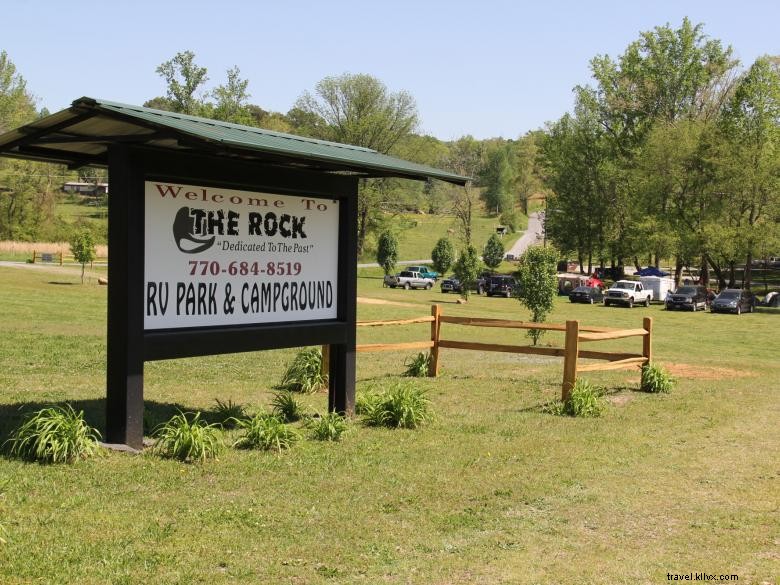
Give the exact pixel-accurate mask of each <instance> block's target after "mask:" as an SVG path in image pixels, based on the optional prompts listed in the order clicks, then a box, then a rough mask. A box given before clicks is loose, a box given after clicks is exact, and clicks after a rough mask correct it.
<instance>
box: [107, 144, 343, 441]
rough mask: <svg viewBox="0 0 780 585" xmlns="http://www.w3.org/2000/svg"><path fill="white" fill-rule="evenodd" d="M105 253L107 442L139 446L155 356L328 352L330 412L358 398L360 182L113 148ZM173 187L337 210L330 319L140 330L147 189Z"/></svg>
mask: <svg viewBox="0 0 780 585" xmlns="http://www.w3.org/2000/svg"><path fill="white" fill-rule="evenodd" d="M109 173H110V177H111V205H110V206H109V233H108V248H109V254H110V261H109V264H108V280H109V287H108V344H107V352H108V358H107V361H108V363H107V401H106V402H107V406H106V440H107V442H109V443H119V444H124V445H128V446H130V447H134V448H141V447H142V446H143V408H144V406H143V401H144V397H143V366H144V362H146V361H152V360H161V359H171V358H181V357H192V356H204V355H213V354H222V353H233V352H244V351H257V350H264V349H275V348H284V347H300V346H308V345H330V346H331V351H330V364H329V365H330V387H329V400H328V405H329V408H330V409H331V410H334V411H337V412H342V413H352V411H353V409H354V401H355V324H356V315H357V310H356V297H357V234H356V230H355V225H356V223H357V188H358V179H357V178H356V177H355V176H350V175H345V174H332V173H320V172H313V171H310V170H297V169H294V168H290V167H284V168H282V167H278V166H275V165H274V164H270V163H258V162H257V161H252V162H246V161H242V160H240V159H238V158H236V159H229V158H226V157H224V156H221V157H217V156H209V155H204V154H192V153H187V152H182V153H177V152H175V151H165V152H161V151H159V150H154V149H148V148H145V147H137V146H131V145H126V144H121V143H118V144H112V145H111V146H110V149H109ZM146 181H166V182H180V183H189V184H198V185H205V186H212V187H215V188H223V189H227V188H230V189H244V190H247V191H253V192H263V193H276V194H279V195H301V196H305V197H307V198H313V199H315V200H317V199H322V200H328V201H333V200H337V201H338V203H339V234H338V250H337V251H334V253H336V254H337V255H338V275H337V277H336V283H337V287H336V288H337V298H336V299H335V303H336V318H335V319H321V320H308V321H294V320H292V321H288V322H274V323H257V324H245V325H226V326H209V327H187V328H175V329H144V311H145V308H144V294H145V291H144V281H145V278H144V266H145V264H144V255H145V237H146V234H145V224H144V184H145V182H146Z"/></svg>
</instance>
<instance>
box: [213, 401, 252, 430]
mask: <svg viewBox="0 0 780 585" xmlns="http://www.w3.org/2000/svg"><path fill="white" fill-rule="evenodd" d="M214 402H216V406H215V407H214V415H215V417H216V418H217V420H218V421H219V424H220V425H222V428H223V429H232V428H235V426H236V422H237V421H239V420H241V419H242V418H246V417H247V413H246V408H245V407H244V405H243V404H239V403H237V402H233V401H232V400H230V399H228V401H227V402H222V401H221V400H220V399H219V398H216V399H215V400H214Z"/></svg>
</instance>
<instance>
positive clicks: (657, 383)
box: [639, 364, 676, 393]
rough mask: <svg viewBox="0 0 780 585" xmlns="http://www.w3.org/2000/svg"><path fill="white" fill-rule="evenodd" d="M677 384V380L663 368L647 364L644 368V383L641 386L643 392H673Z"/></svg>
mask: <svg viewBox="0 0 780 585" xmlns="http://www.w3.org/2000/svg"><path fill="white" fill-rule="evenodd" d="M675 384H676V380H675V379H674V378H673V377H672V375H671V374H670V373H669V372H667V371H666V370H664V369H663V368H662V367H661V366H656V365H654V364H646V365H645V366H643V367H642V381H641V382H640V384H639V389H640V390H641V391H642V392H651V393H658V392H671V391H672V389H673V388H674V385H675Z"/></svg>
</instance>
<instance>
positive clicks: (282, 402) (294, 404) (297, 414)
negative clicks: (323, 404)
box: [271, 390, 303, 422]
mask: <svg viewBox="0 0 780 585" xmlns="http://www.w3.org/2000/svg"><path fill="white" fill-rule="evenodd" d="M271 408H272V409H273V413H274V415H276V416H277V417H279V418H281V419H282V420H283V421H285V422H295V421H297V420H300V419H301V418H303V404H302V403H301V402H300V400H298V398H296V397H295V395H294V394H293V393H292V392H290V391H289V390H284V391H282V392H277V393H276V394H274V397H273V399H272V400H271Z"/></svg>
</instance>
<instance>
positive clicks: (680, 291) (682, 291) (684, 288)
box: [675, 286, 696, 295]
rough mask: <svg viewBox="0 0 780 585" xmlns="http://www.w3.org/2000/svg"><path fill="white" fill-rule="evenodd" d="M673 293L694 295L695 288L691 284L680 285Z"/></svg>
mask: <svg viewBox="0 0 780 585" xmlns="http://www.w3.org/2000/svg"><path fill="white" fill-rule="evenodd" d="M675 294H678V295H695V294H696V288H694V287H692V286H681V287H680V288H678V289H677V291H676V292H675Z"/></svg>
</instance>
